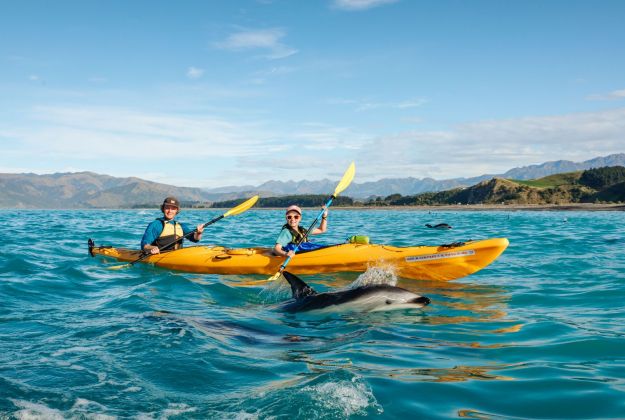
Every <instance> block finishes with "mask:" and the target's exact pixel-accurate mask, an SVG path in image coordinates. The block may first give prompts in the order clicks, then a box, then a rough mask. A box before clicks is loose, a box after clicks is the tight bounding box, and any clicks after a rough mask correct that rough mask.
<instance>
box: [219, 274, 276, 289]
mask: <svg viewBox="0 0 625 420" xmlns="http://www.w3.org/2000/svg"><path fill="white" fill-rule="evenodd" d="M281 275H282V273H280V272H279V271H278V272H277V273H276V274H274V275H273V276H271V277H269V278H268V279H263V280H248V281H241V282H237V283H234V282H228V284H230V285H232V286H237V287H241V286H260V285H263V284H267V283H271V282H272V281H276V280H278V279H279V278H280V276H281Z"/></svg>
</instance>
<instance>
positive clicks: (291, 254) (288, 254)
mask: <svg viewBox="0 0 625 420" xmlns="http://www.w3.org/2000/svg"><path fill="white" fill-rule="evenodd" d="M294 256H295V252H293V251H289V252H287V253H286V255H285V257H290V258H293V257H294Z"/></svg>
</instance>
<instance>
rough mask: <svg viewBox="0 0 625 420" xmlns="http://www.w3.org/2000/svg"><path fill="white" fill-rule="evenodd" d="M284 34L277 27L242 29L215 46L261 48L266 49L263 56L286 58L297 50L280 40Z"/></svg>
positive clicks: (239, 49) (223, 47) (244, 48)
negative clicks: (254, 29) (253, 29)
mask: <svg viewBox="0 0 625 420" xmlns="http://www.w3.org/2000/svg"><path fill="white" fill-rule="evenodd" d="M284 35H285V33H284V31H283V30H282V29H278V28H271V29H261V30H256V31H242V32H237V33H234V34H231V35H230V36H228V38H226V39H225V40H224V41H221V42H217V43H215V46H216V47H217V48H221V49H224V50H231V51H245V50H254V49H262V50H267V51H268V53H267V54H266V55H265V58H269V59H279V58H286V57H288V56H291V55H293V54H296V53H297V52H298V51H297V50H296V49H294V48H291V47H288V46H286V45H284V44H283V43H281V42H280V39H281V38H283V37H284Z"/></svg>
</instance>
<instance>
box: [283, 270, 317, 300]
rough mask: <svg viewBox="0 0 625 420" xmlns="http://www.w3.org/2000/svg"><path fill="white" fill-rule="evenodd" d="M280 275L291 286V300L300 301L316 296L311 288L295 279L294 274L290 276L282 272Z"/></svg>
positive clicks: (286, 272) (297, 278) (300, 280)
mask: <svg viewBox="0 0 625 420" xmlns="http://www.w3.org/2000/svg"><path fill="white" fill-rule="evenodd" d="M282 275H283V276H284V278H285V279H286V281H288V282H289V284H290V285H291V292H292V293H293V299H295V300H300V299H303V298H305V297H306V296H312V295H316V294H317V292H315V290H314V289H313V288H312V287H310V286H309V285H307V284H306V283H304V281H303V280H302V279H300V278H299V277H297V276H296V275H295V274H291V273H289V272H288V271H283V272H282Z"/></svg>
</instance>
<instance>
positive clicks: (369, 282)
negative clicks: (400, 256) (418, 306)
mask: <svg viewBox="0 0 625 420" xmlns="http://www.w3.org/2000/svg"><path fill="white" fill-rule="evenodd" d="M376 284H388V285H389V286H395V285H396V284H397V275H396V274H395V269H394V268H393V266H390V265H389V266H385V265H375V266H372V267H369V268H367V271H365V272H364V273H362V274H361V275H359V276H358V278H357V279H356V280H354V282H353V283H352V284H351V285H350V288H356V287H360V286H373V285H376Z"/></svg>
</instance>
